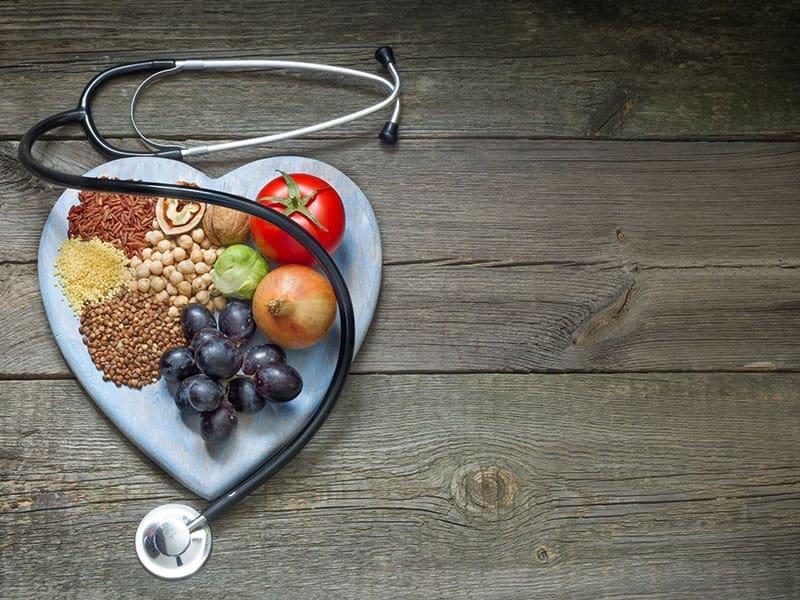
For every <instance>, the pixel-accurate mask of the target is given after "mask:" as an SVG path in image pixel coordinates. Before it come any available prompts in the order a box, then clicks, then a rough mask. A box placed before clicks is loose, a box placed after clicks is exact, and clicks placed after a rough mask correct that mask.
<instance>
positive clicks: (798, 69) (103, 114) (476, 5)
mask: <svg viewBox="0 0 800 600" xmlns="http://www.w3.org/2000/svg"><path fill="white" fill-rule="evenodd" d="M54 15H57V16H58V20H59V23H60V24H61V26H59V27H53V26H52V18H53V16H54ZM798 21H800V6H798V4H797V3H796V2H780V3H777V5H776V4H775V3H753V2H748V1H745V0H738V1H731V2H726V3H714V4H711V5H709V4H707V3H700V2H693V3H688V4H687V3H682V4H681V5H680V6H677V5H675V6H673V5H671V4H669V3H665V2H658V3H656V4H653V3H652V2H644V1H637V2H629V3H622V4H621V3H619V2H613V1H612V0H593V1H591V2H578V1H574V0H573V1H569V2H560V1H556V0H547V1H537V2H528V1H517V2H511V1H509V2H485V1H480V2H469V3H466V4H464V3H455V2H438V3H435V4H431V3H429V2H422V1H419V0H417V1H414V2H384V3H375V2H367V1H363V0H361V1H353V2H349V3H347V4H346V5H341V4H332V3H329V2H325V1H324V0H316V1H314V2H305V3H303V4H302V5H298V4H296V3H286V2H278V3H270V5H269V7H266V9H265V7H264V6H263V4H262V3H260V2H238V3H236V6H235V7H230V8H228V7H221V6H220V5H219V3H206V2H201V3H197V4H196V5H193V8H192V10H191V11H189V10H187V8H186V4H185V3H183V2H177V1H175V0H169V1H165V2H159V3H157V4H152V3H139V4H137V5H136V6H131V5H130V4H128V3H104V4H102V5H101V4H99V3H96V2H82V3H77V4H76V3H73V2H69V3H64V2H53V1H49V2H35V3H5V4H4V5H3V6H2V7H0V32H1V33H2V35H1V36H0V57H2V59H0V68H2V69H3V72H4V73H5V74H6V75H7V77H6V84H5V85H4V94H3V96H4V98H3V106H2V109H3V110H2V112H3V116H4V118H3V120H2V122H0V135H1V136H6V137H9V136H11V137H18V136H20V135H21V134H22V132H23V131H25V130H26V129H27V128H28V127H30V126H31V125H32V124H33V122H34V121H35V120H36V119H37V117H38V118H41V117H43V116H45V115H48V114H51V113H54V112H59V111H61V110H65V109H67V108H70V107H71V106H73V102H74V100H73V99H76V98H77V96H78V94H79V93H80V91H81V90H82V89H83V86H84V85H85V83H86V82H87V81H88V80H89V78H90V77H91V76H93V75H94V74H95V73H96V72H98V71H100V70H103V69H104V68H106V67H109V66H112V65H114V64H117V63H120V62H128V61H132V60H144V59H148V58H153V57H177V58H185V57H201V58H207V57H223V58H227V57H242V56H250V57H256V58H284V59H295V60H306V61H313V62H328V63H336V64H339V65H342V66H353V67H357V68H363V69H367V70H370V71H372V72H376V73H377V72H380V67H379V66H378V65H377V64H376V63H375V62H374V61H373V59H372V51H373V50H374V49H375V48H377V47H378V46H380V45H383V44H390V45H392V46H393V47H394V48H395V50H396V55H397V59H398V65H399V66H400V69H401V72H402V74H403V76H404V86H405V87H404V89H405V92H404V105H405V108H404V113H403V119H402V122H403V125H402V128H403V132H404V135H406V136H409V137H416V136H430V135H434V136H478V137H487V136H489V137H491V136H502V137H515V138H516V137H553V136H556V137H562V136H566V137H592V138H595V137H614V138H623V139H629V138H653V137H659V138H693V139H696V138H710V137H711V138H731V137H757V138H765V137H766V138H775V137H790V138H794V139H796V138H797V137H798V135H800V113H798V111H797V106H798V102H800V83H799V82H800V77H798V73H800V57H799V56H798V54H797V52H796V26H795V25H796V23H797V22H798ZM309 23H315V24H319V25H318V26H316V27H308V24H309ZM31 40H35V43H31ZM21 48H24V49H25V51H24V52H21V51H20V49H21ZM9 82H10V84H9ZM322 89H324V94H323V93H321V91H322ZM131 91H132V87H130V86H127V85H126V86H122V87H113V88H111V89H109V90H108V92H107V93H105V94H103V95H102V98H101V100H100V104H99V106H98V110H97V114H98V118H99V120H100V122H101V123H102V124H103V125H104V126H108V128H109V130H110V132H112V133H115V134H118V135H127V134H128V133H130V132H131V131H132V130H131V129H130V127H129V125H128V124H127V117H126V115H127V112H126V106H127V103H128V101H129V99H130V94H131ZM309 95H311V96H313V97H314V102H311V103H309V101H308V96H309ZM187 97H188V98H192V97H194V98H197V97H202V98H203V101H202V102H187ZM373 97H375V94H373V93H371V91H370V90H369V89H368V88H367V89H364V88H363V87H361V86H359V85H351V84H349V83H348V82H342V85H341V89H340V90H338V91H337V90H335V89H333V90H332V89H330V86H329V85H326V82H325V80H324V78H321V79H316V80H313V81H311V82H308V83H306V80H298V79H297V78H295V77H292V76H289V77H281V76H277V77H273V78H271V79H264V78H260V77H257V76H256V77H253V76H252V75H249V76H241V77H233V78H231V77H230V76H227V75H226V76H225V77H224V78H219V77H216V76H200V77H197V76H192V77H186V78H180V79H177V80H174V81H172V82H170V83H168V84H165V85H164V86H162V87H160V88H159V91H158V92H157V93H153V94H150V95H148V96H146V97H145V102H144V103H143V105H142V110H141V111H140V115H141V118H142V120H143V122H144V125H145V129H146V131H149V132H156V133H157V134H160V135H166V136H168V137H175V138H179V139H182V138H186V137H189V136H194V135H198V130H199V129H198V125H199V124H202V129H200V131H202V135H205V136H209V137H220V136H243V135H248V134H256V133H263V132H264V127H265V126H266V127H268V128H269V129H270V131H279V130H285V129H289V128H292V127H295V126H297V124H298V123H306V122H314V121H316V120H318V118H319V117H320V116H328V115H330V116H333V115H335V114H338V113H339V112H340V111H341V107H342V106H353V107H357V106H359V105H360V104H361V103H362V102H366V101H368V100H369V99H370V98H373ZM232 106H235V107H236V110H234V111H233V112H232V111H231V107H232ZM165 107H169V108H165ZM486 107H491V110H486ZM187 110H189V111H191V114H192V117H193V118H192V119H183V118H176V115H181V114H185V111H187ZM382 122H383V120H382V117H380V116H374V117H372V118H370V119H368V120H366V121H361V122H358V123H354V124H352V125H348V126H346V127H344V128H343V129H341V130H340V131H341V132H343V133H349V134H357V135H367V136H372V135H375V134H376V133H377V131H378V130H379V129H380V126H381V124H382ZM373 132H375V133H373Z"/></svg>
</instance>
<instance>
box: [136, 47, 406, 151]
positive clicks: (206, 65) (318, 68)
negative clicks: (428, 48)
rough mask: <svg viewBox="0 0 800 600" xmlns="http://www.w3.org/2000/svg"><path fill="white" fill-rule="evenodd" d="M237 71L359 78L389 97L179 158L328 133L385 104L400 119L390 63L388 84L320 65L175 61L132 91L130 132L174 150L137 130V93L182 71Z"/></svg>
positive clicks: (393, 118) (196, 148)
mask: <svg viewBox="0 0 800 600" xmlns="http://www.w3.org/2000/svg"><path fill="white" fill-rule="evenodd" d="M241 69H287V70H293V71H314V72H319V73H332V74H336V75H346V76H350V77H360V78H362V79H366V80H368V81H373V82H375V83H379V84H381V85H383V86H385V87H387V88H388V89H389V95H388V96H386V98H384V99H383V100H381V101H380V102H377V103H375V104H373V105H372V106H368V107H366V108H363V109H361V110H357V111H354V112H351V113H349V114H346V115H342V116H340V117H336V118H334V119H329V120H327V121H322V122H320V123H315V124H314V125H309V126H307V127H300V128H298V129H292V130H290V131H284V132H281V133H274V134H270V135H264V136H258V137H252V138H247V139H243V140H235V141H232V142H221V143H218V144H211V145H205V146H194V147H191V148H182V149H181V157H182V158H188V157H190V156H201V155H203V154H209V153H211V152H222V151H227V150H236V149H239V148H245V147H249V146H257V145H262V144H272V143H274V142H280V141H283V140H288V139H292V138H296V137H302V136H305V135H311V134H313V133H318V132H320V131H324V130H325V129H330V128H332V127H338V126H339V125H344V124H345V123H350V122H351V121H355V120H357V119H360V118H362V117H366V116H367V115H371V114H372V113H374V112H377V111H379V110H381V109H383V108H385V107H387V106H389V104H391V103H392V102H394V103H395V106H394V110H393V112H392V116H391V118H390V122H397V120H398V118H399V115H400V100H399V99H398V96H399V94H400V76H399V75H398V73H397V69H396V68H395V66H394V64H392V63H388V64H387V65H386V70H387V71H388V72H389V75H390V76H391V78H392V80H391V81H389V80H388V79H386V78H384V77H381V76H380V75H375V74H374V73H367V72H366V71H358V70H356V69H349V68H346V67H338V66H335V65H323V64H319V63H306V62H296V61H288V60H257V59H247V60H243V59H240V60H236V59H231V60H223V59H208V60H199V59H192V60H176V61H175V64H174V66H173V67H170V68H167V69H162V70H159V71H157V72H155V73H153V74H152V75H150V76H149V77H147V78H146V79H145V80H144V81H142V83H141V84H139V86H138V87H137V88H136V91H135V92H134V93H133V97H132V98H131V106H130V117H131V124H132V125H133V128H134V129H135V130H136V133H137V134H138V135H139V137H140V138H141V140H142V141H143V142H144V143H145V144H147V145H148V146H150V147H151V148H153V149H155V150H158V149H169V148H175V146H169V145H166V144H162V143H160V142H157V141H155V140H152V139H150V138H149V137H147V136H146V135H144V133H143V132H142V131H141V130H140V129H139V125H138V124H137V122H136V114H135V113H136V104H137V101H138V99H139V96H140V94H141V92H142V91H143V90H144V89H146V88H147V87H148V86H150V85H151V84H152V83H154V82H155V81H157V80H159V79H163V78H165V77H169V76H171V75H175V74H177V73H180V72H182V71H205V70H209V71H212V70H241Z"/></svg>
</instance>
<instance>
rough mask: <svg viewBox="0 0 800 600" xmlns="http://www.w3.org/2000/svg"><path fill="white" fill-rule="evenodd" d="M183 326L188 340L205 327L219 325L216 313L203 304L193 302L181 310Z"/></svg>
mask: <svg viewBox="0 0 800 600" xmlns="http://www.w3.org/2000/svg"><path fill="white" fill-rule="evenodd" d="M181 326H182V327H183V333H184V335H185V336H186V339H187V340H191V339H192V338H193V337H194V334H195V333H197V332H198V331H200V330H201V329H203V328H204V327H213V328H216V327H217V322H216V321H215V320H214V315H212V314H211V311H210V310H208V309H207V308H206V307H205V306H203V305H202V304H197V303H195V302H192V303H191V304H187V305H186V308H184V309H183V311H182V312H181Z"/></svg>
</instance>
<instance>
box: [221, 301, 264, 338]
mask: <svg viewBox="0 0 800 600" xmlns="http://www.w3.org/2000/svg"><path fill="white" fill-rule="evenodd" d="M219 330H220V331H221V332H222V333H224V334H225V335H227V336H228V338H230V339H232V340H233V341H234V342H236V343H237V344H242V343H244V342H246V341H247V340H249V339H250V338H251V337H253V334H254V333H255V332H256V322H255V321H254V320H253V306H252V304H250V302H246V301H244V300H234V299H230V300H228V302H227V304H225V308H223V309H222V312H221V313H219Z"/></svg>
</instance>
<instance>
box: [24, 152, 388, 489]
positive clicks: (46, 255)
mask: <svg viewBox="0 0 800 600" xmlns="http://www.w3.org/2000/svg"><path fill="white" fill-rule="evenodd" d="M278 169H280V170H283V171H286V172H290V173H291V172H303V173H310V174H313V175H316V176H318V177H321V178H322V179H324V180H326V181H328V182H329V183H330V184H331V185H332V186H333V187H334V189H336V190H337V191H338V192H339V194H340V195H341V197H342V200H343V202H344V206H345V211H346V223H347V224H346V230H345V236H344V239H343V241H342V244H341V246H340V247H339V249H338V250H337V251H336V253H335V255H334V258H335V260H336V263H337V265H338V266H339V268H340V269H341V271H342V275H343V276H344V278H345V280H346V281H347V284H348V286H349V289H350V295H351V297H352V300H353V305H354V310H355V317H356V351H357V350H358V348H359V347H360V346H361V343H362V342H363V341H364V337H365V335H366V333H367V330H368V328H369V325H370V322H371V320H372V315H373V313H374V312H375V307H376V305H377V302H378V294H379V292H380V282H381V266H382V252H381V239H380V232H379V230H378V223H377V221H376V219H375V214H374V212H373V210H372V207H371V205H370V203H369V201H368V200H367V198H366V197H365V196H364V194H363V193H362V192H361V190H359V189H358V187H357V186H356V185H355V184H354V183H353V182H352V181H351V180H350V179H349V178H348V177H347V176H345V175H344V174H343V173H341V172H340V171H338V170H337V169H335V168H334V167H332V166H330V165H328V164H325V163H322V162H320V161H317V160H313V159H310V158H303V157H295V156H285V157H272V158H266V159H263V160H259V161H256V162H252V163H249V164H247V165H244V166H242V167H240V168H238V169H236V170H235V171H231V172H230V173H228V174H227V175H225V176H223V177H220V178H218V179H211V178H209V177H207V176H206V175H205V174H203V173H202V172H200V171H198V170H196V169H194V168H193V167H191V166H189V165H187V164H185V163H182V162H178V161H172V160H166V159H158V158H148V159H141V158H131V159H121V160H116V161H112V162H109V163H106V164H103V165H101V166H99V167H97V168H95V169H92V170H91V171H89V173H88V175H90V176H94V177H101V176H107V177H119V178H120V179H134V180H146V181H160V182H167V183H174V182H177V181H189V182H194V183H197V184H198V185H200V186H202V187H208V188H212V189H218V190H222V191H226V192H231V193H234V194H238V195H240V196H244V197H246V198H255V197H256V195H257V194H258V191H259V190H260V189H261V187H262V186H263V185H264V184H265V183H266V182H267V181H269V180H270V179H272V178H273V177H275V176H276V175H277V173H276V171H277V170H278ZM77 202H78V193H77V191H76V190H66V191H65V192H64V193H63V194H62V195H61V197H60V198H59V199H58V201H57V202H56V204H55V206H54V207H53V209H52V211H51V212H50V215H49V217H48V219H47V222H46V224H45V227H44V231H43V233H42V239H41V243H40V246H39V285H40V288H41V291H42V298H43V301H44V306H45V311H46V313H47V318H48V320H49V322H50V327H51V329H52V330H53V335H54V336H55V339H56V342H57V343H58V346H59V348H60V350H61V353H62V354H63V355H64V358H65V360H66V361H67V363H68V364H69V367H70V368H71V369H72V372H73V373H74V374H75V376H76V377H77V379H78V380H79V381H80V383H81V385H82V386H83V387H84V389H85V390H86V391H87V393H88V394H89V396H91V398H92V399H93V400H94V402H96V403H97V405H98V406H99V407H100V408H101V409H102V411H103V412H104V413H105V414H106V415H107V416H108V418H109V419H110V420H111V421H112V422H113V423H114V424H115V425H116V426H117V427H118V428H119V430H120V431H121V432H122V433H123V434H125V435H126V436H127V437H128V438H129V439H130V440H131V441H132V442H133V443H134V444H136V446H137V447H139V448H140V449H141V450H142V452H144V453H145V454H146V455H147V456H149V457H150V458H151V459H152V460H153V461H154V462H155V463H156V464H157V465H159V466H160V467H161V468H162V469H164V470H165V471H166V472H167V473H169V474H170V475H171V476H172V477H174V478H175V479H176V480H178V481H179V482H180V483H181V484H183V485H184V486H186V487H187V488H188V489H189V490H191V491H192V492H194V493H195V494H197V495H199V496H202V497H203V498H206V499H211V498H215V497H217V496H219V495H220V494H222V493H224V492H225V491H226V490H228V489H229V488H230V487H231V486H233V485H234V484H235V483H237V482H238V481H240V480H241V479H242V478H243V477H245V476H247V475H248V474H249V473H251V472H252V471H253V470H254V469H255V468H256V467H257V466H258V465H259V464H260V463H261V462H263V461H264V460H266V459H268V458H269V457H270V456H271V455H272V454H273V453H274V452H275V451H276V450H277V449H278V448H280V447H281V446H282V445H283V444H284V443H286V442H287V441H289V440H291V439H292V438H293V437H294V436H295V433H296V432H297V431H298V430H299V429H300V428H301V427H302V426H303V425H304V424H305V423H306V421H307V420H308V419H309V418H310V416H311V414H312V412H313V410H314V408H315V407H316V406H317V405H318V404H319V402H320V400H321V397H322V394H323V393H324V391H325V389H326V388H327V386H328V382H329V380H330V377H331V375H332V373H333V370H334V366H335V361H336V357H337V355H338V339H339V337H338V336H339V325H338V322H337V323H336V324H335V325H334V328H333V329H332V331H331V333H330V334H329V335H328V336H327V338H326V339H325V340H323V341H322V342H320V343H319V344H317V345H315V346H313V347H311V348H308V349H305V350H300V351H290V352H288V355H289V362H290V363H291V364H292V365H293V366H294V367H296V368H297V369H298V370H299V371H300V373H301V374H302V376H303V380H304V389H303V392H302V393H301V395H300V396H299V397H297V398H296V399H294V400H293V401H291V402H289V403H286V404H281V405H268V406H267V407H266V408H265V409H264V410H262V411H261V412H259V413H257V414H255V415H240V417H239V427H238V430H237V431H236V433H235V434H234V436H233V437H232V438H231V439H229V440H227V442H226V443H224V444H222V445H220V446H219V447H216V448H211V449H209V448H207V447H206V445H205V443H204V442H203V440H202V439H201V438H200V435H199V433H198V431H199V417H198V416H197V415H193V416H189V417H187V416H182V415H181V414H180V413H179V412H178V410H177V408H176V407H175V405H174V402H173V400H172V397H171V396H170V394H169V391H168V390H167V387H166V385H165V384H164V382H163V381H159V382H157V383H154V384H151V385H148V386H146V387H144V388H143V389H141V390H134V389H132V388H127V387H117V386H116V385H114V384H113V383H111V382H104V381H103V380H102V374H101V373H100V372H99V371H98V370H97V368H96V367H95V366H94V363H93V362H92V360H91V358H90V357H89V353H88V351H87V349H86V347H85V345H84V344H83V343H82V341H81V336H80V335H79V334H78V325H79V322H78V320H77V318H76V317H75V315H74V314H73V313H72V310H71V309H70V307H69V305H68V304H67V301H66V298H65V296H64V294H63V291H62V290H61V288H60V286H59V284H58V282H57V279H56V276H55V260H56V257H57V255H58V248H59V245H60V244H61V242H62V241H63V240H64V239H65V238H66V236H67V215H68V212H69V209H70V207H71V206H73V205H74V204H76V203H77ZM263 341H264V340H263V337H261V336H260V334H259V335H258V336H257V337H256V339H254V340H253V341H252V342H251V344H255V343H260V342H263ZM65 409H66V410H68V407H65Z"/></svg>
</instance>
